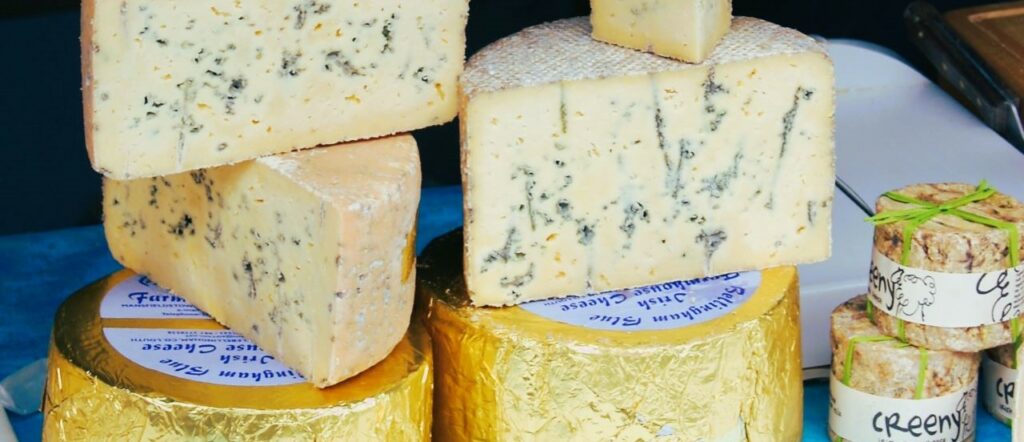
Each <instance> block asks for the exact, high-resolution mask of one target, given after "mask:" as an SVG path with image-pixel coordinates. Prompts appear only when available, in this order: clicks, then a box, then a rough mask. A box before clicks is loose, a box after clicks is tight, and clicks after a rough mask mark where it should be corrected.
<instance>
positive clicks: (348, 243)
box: [103, 135, 420, 387]
mask: <svg viewBox="0 0 1024 442" xmlns="http://www.w3.org/2000/svg"><path fill="white" fill-rule="evenodd" d="M419 190H420V167H419V157H418V151H417V148H416V143H415V141H414V140H413V138H412V137H411V136H408V135H403V136H398V137H391V138H384V139H377V140H372V141H365V142H355V143H350V144H343V145H337V146H332V147H324V148H319V149H314V150H307V151H300V152H295V153H288V154H281V155H278V156H272V157H264V158H260V159H257V160H254V161H249V162H244V163H240V164H237V165H232V166H222V167H218V168H212V169H204V170H199V171H193V172H189V173H183V174H178V175H171V176H166V177H160V178H142V179H138V180H131V181H116V180H110V179H107V180H105V181H104V190H103V193H104V196H103V208H104V228H105V231H106V235H107V242H108V243H109V245H110V250H111V253H112V254H113V256H114V257H115V258H116V259H117V260H118V261H119V262H120V263H121V264H123V265H124V266H125V267H128V268H130V269H133V270H135V271H138V272H140V273H143V274H145V275H147V276H149V277H150V278H152V279H153V281H156V282H157V283H158V284H160V285H161V286H163V287H166V288H168V289H170V290H172V291H174V293H176V294H179V295H181V296H182V297H184V298H186V299H188V300H189V301H190V302H192V303H194V304H195V305H197V306H198V307H199V308H201V309H202V310H203V311H205V312H208V313H209V314H210V315H211V316H212V317H213V318H215V319H217V321H219V322H220V323H222V324H224V325H226V326H228V327H230V328H231V329H232V330H234V331H237V332H238V333H240V334H241V335H243V336H245V337H246V338H248V339H250V340H252V341H253V342H255V343H256V344H257V345H259V346H260V347H261V348H263V349H265V350H266V351H267V352H268V353H270V354H272V355H274V357H275V358H277V359H279V360H281V361H282V362H283V363H285V364H286V365H288V366H289V367H292V368H294V369H295V370H296V371H298V372H299V373H301V374H302V375H303V376H305V377H306V378H307V379H309V380H310V382H312V383H313V384H315V385H317V386H320V387H324V386H328V385H332V384H335V383H337V382H339V381H342V380H344V379H346V378H349V377H352V376H354V375H356V374H358V373H359V372H361V371H363V370H365V369H366V368H368V367H370V366H371V365H373V364H376V363H377V362H379V361H380V360H382V359H383V358H384V357H386V356H387V354H388V353H390V352H391V350H392V348H393V347H394V346H395V345H396V344H397V343H398V342H399V341H400V340H401V339H402V335H403V334H405V330H406V328H407V326H408V324H409V319H410V313H411V311H412V303H413V296H414V290H415V288H414V286H415V272H414V270H415V269H414V260H415V256H414V253H415V250H414V247H415V240H414V239H415V222H416V210H417V206H418V203H419Z"/></svg>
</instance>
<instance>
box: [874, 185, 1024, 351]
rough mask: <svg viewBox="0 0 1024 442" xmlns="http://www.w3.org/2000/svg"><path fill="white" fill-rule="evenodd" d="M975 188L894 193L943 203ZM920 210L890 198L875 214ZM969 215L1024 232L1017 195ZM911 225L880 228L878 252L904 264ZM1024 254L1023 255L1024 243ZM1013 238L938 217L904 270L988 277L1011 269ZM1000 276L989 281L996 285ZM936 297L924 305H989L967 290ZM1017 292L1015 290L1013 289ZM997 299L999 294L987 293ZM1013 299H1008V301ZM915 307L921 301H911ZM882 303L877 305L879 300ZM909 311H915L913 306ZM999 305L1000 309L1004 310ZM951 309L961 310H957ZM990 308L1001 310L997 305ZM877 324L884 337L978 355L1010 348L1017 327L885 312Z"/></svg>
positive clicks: (915, 243) (995, 198)
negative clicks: (951, 301) (938, 321)
mask: <svg viewBox="0 0 1024 442" xmlns="http://www.w3.org/2000/svg"><path fill="white" fill-rule="evenodd" d="M974 190H975V186H974V185H969V184H956V183H947V184H917V185H912V186H907V187H904V188H901V189H897V190H895V191H894V192H895V193H898V194H901V195H906V196H909V197H912V198H916V199H919V200H922V201H926V202H930V203H935V204H940V203H943V202H946V201H950V200H953V199H956V198H959V197H961V196H964V195H966V194H968V193H971V192H973V191H974ZM914 207H916V206H914V205H910V204H904V203H901V202H897V201H894V200H892V199H889V198H887V197H885V196H882V197H880V198H879V199H878V201H877V203H876V211H877V212H878V213H884V212H888V211H893V210H903V209H910V208H914ZM962 210H964V211H966V212H971V213H975V214H978V215H982V216H985V217H988V218H991V219H996V220H1000V221H1006V222H1009V223H1014V224H1016V225H1017V228H1018V230H1019V232H1022V233H1024V204H1021V203H1020V202H1019V201H1017V200H1015V199H1014V198H1012V197H1009V196H1006V195H1003V194H1000V193H998V192H997V193H996V194H994V195H992V196H991V197H989V198H987V199H984V200H981V201H978V202H975V203H971V204H969V205H967V206H965V207H963V208H962ZM905 225H906V222H896V223H891V224H885V225H878V226H876V227H875V236H874V245H875V250H876V251H877V252H878V253H880V254H882V255H884V256H885V257H886V258H888V259H889V260H891V261H893V262H897V263H899V262H900V261H901V258H902V256H901V255H902V250H903V229H904V226H905ZM1020 248H1021V250H1020V253H1021V255H1022V256H1024V240H1022V241H1020ZM1008 255H1009V238H1008V236H1007V234H1006V232H1005V231H1003V230H1000V229H995V228H992V227H989V226H985V225H982V224H978V223H975V222H971V221H967V220H964V219H961V218H959V217H956V216H952V215H945V214H943V215H939V216H936V217H935V218H932V219H931V220H930V221H928V222H926V223H924V224H922V225H920V226H919V227H918V228H917V230H916V231H915V232H914V234H913V239H912V241H911V246H910V253H909V254H908V256H907V261H906V262H905V263H903V265H904V266H905V267H908V268H911V269H921V270H926V271H932V272H943V273H952V274H965V273H984V272H994V271H1000V270H1004V269H1007V268H1009V267H1010V265H1009V260H1008V258H1007V256H1008ZM996 278H997V277H996V276H993V277H991V278H989V280H990V281H994V280H995V279H996ZM941 288H942V287H939V290H937V292H936V293H934V297H935V299H931V300H925V301H921V302H923V303H925V304H928V305H934V306H935V308H941V307H940V306H939V303H943V302H945V300H943V299H941V298H943V297H957V296H963V297H967V296H972V298H970V299H966V300H964V301H963V302H967V303H975V302H978V303H980V302H986V301H983V300H980V299H978V294H975V293H973V291H972V293H967V292H964V291H955V292H953V293H951V292H950V291H948V290H946V291H944V290H941ZM1011 289H1012V288H1011ZM985 295H986V296H989V297H991V296H993V295H994V292H992V291H989V292H988V293H985ZM1009 299H1010V297H1006V302H1004V303H1003V304H1008V303H1009ZM908 302H910V303H911V304H916V303H918V301H916V300H909V301H908ZM875 303H876V305H877V302H875ZM910 307H914V305H911V306H910ZM1001 309H1002V307H999V309H998V310H1001ZM946 310H956V309H955V308H953V309H950V308H946ZM991 310H997V309H996V308H995V307H993V308H992V309H991ZM874 322H875V324H876V325H877V326H878V328H879V330H881V332H882V333H884V334H886V335H889V336H899V337H901V338H902V339H905V340H906V341H907V342H909V343H911V344H914V345H917V346H921V347H925V348H929V349H933V350H952V351H963V352H978V351H982V350H985V349H989V348H993V347H997V346H1000V345H1005V344H1009V343H1011V342H1012V341H1013V333H1012V326H1011V323H1010V321H1009V320H1007V321H1002V322H995V323H990V324H985V325H979V326H975V327H943V326H936V325H926V324H924V323H920V322H913V321H907V320H901V319H899V318H897V317H894V316H893V315H891V314H889V313H886V312H885V311H884V309H876V312H875V313H874Z"/></svg>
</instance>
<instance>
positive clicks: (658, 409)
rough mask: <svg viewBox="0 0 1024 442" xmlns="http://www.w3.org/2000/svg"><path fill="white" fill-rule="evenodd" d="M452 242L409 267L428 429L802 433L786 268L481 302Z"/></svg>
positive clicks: (791, 277)
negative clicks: (432, 364)
mask: <svg viewBox="0 0 1024 442" xmlns="http://www.w3.org/2000/svg"><path fill="white" fill-rule="evenodd" d="M462 244H463V238H462V235H461V233H460V232H458V231H456V232H453V233H451V234H448V235H445V236H442V237H441V238H439V239H436V240H434V241H433V242H432V243H431V244H430V245H429V246H428V247H427V249H426V250H425V251H424V252H423V254H422V255H421V257H420V264H419V265H420V269H419V275H420V283H419V288H418V293H417V296H419V297H420V300H421V301H423V302H425V303H429V304H430V312H429V318H428V319H427V322H428V328H429V329H430V331H431V335H432V337H433V340H434V356H435V359H436V363H437V373H436V377H435V386H436V387H435V394H436V400H435V404H436V406H435V409H434V413H435V414H434V421H435V425H434V434H433V435H434V437H435V438H436V439H438V440H445V441H468V440H506V439H515V440H524V439H531V440H568V441H591V440H653V439H660V438H664V439H665V440H706V441H726V440H729V441H733V440H736V441H738V440H744V441H745V440H751V441H758V440H799V438H800V434H801V426H802V407H801V406H800V404H801V397H802V393H803V383H802V378H801V364H800V332H799V306H798V285H797V273H796V269H795V268H794V267H780V268H775V269H770V270H765V271H763V272H749V273H731V274H725V275H721V276H718V277H711V278H701V279H696V280H689V281H674V282H671V283H663V284H658V285H652V286H648V287H641V288H635V289H632V290H625V291H618V292H606V293H601V294H596V295H591V296H584V297H573V298H567V299H559V300H552V301H540V302H534V303H528V304H523V305H519V306H514V307H506V308H479V307H474V306H472V305H471V304H470V299H469V297H468V294H467V292H466V289H465V284H464V279H463V275H462V271H461V268H460V265H459V264H460V260H461V259H462Z"/></svg>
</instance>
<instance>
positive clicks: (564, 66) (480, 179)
mask: <svg viewBox="0 0 1024 442" xmlns="http://www.w3.org/2000/svg"><path fill="white" fill-rule="evenodd" d="M654 3H655V2H646V1H621V0H619V1H602V0H595V1H593V2H592V6H593V11H594V12H593V15H592V16H591V18H590V20H589V21H588V20H587V18H586V17H580V18H573V19H567V20H561V21H556V22H552V23H546V24H542V25H538V26H534V27H531V28H528V29H525V30H523V31H521V32H518V33H516V34H514V35H511V36H509V37H506V38H504V39H501V40H499V41H498V42H496V43H493V44H492V45H490V46H488V47H486V48H484V49H483V50H481V51H480V52H478V53H477V54H475V55H474V56H473V57H472V58H471V59H470V60H469V62H468V63H467V65H466V71H465V73H464V74H463V76H462V78H461V80H460V90H461V94H460V95H461V102H462V105H461V110H460V123H461V137H462V139H461V141H462V173H463V186H464V203H465V210H464V215H465V226H464V228H463V230H462V231H461V232H454V233H452V234H450V235H448V236H446V237H443V238H441V239H438V240H436V241H435V242H434V243H432V244H431V245H430V246H429V247H428V248H427V250H426V251H425V252H424V254H423V256H422V257H421V260H420V262H421V268H420V270H419V273H420V276H419V277H420V283H419V290H420V293H419V295H420V296H421V299H423V300H425V301H427V302H429V303H430V309H429V317H428V324H429V328H430V330H431V332H432V336H433V339H434V354H435V358H436V360H437V367H438V375H437V377H436V378H435V380H436V383H437V385H436V392H437V393H436V394H437V398H436V401H435V404H436V406H435V416H434V419H435V427H434V435H435V436H436V437H438V438H440V439H443V440H505V439H530V440H581V441H582V440H650V439H655V438H659V437H664V438H667V440H709V441H732V440H797V439H799V436H800V432H801V415H802V409H801V407H800V406H799V405H797V404H799V403H800V401H801V398H800V396H801V392H802V383H801V373H800V365H801V364H800V354H799V347H800V345H799V318H798V316H799V313H798V311H799V309H798V303H797V297H798V284H797V274H796V269H795V268H794V267H792V265H793V264H798V263H807V262H814V261H819V260H822V259H825V258H827V257H828V256H829V253H830V224H831V203H832V197H833V178H834V167H833V113H834V85H833V70H832V64H831V62H830V60H829V58H828V56H827V55H826V53H825V50H824V49H823V48H822V47H821V46H820V45H819V44H818V43H817V42H815V41H814V40H813V39H811V38H809V37H807V36H805V35H802V34H800V33H798V32H796V31H793V30H789V29H785V28H782V27H779V26H776V25H773V24H771V23H767V22H764V21H761V20H757V19H753V18H736V19H734V20H730V19H731V17H730V12H729V3H728V2H726V1H691V0H682V1H670V2H660V4H664V5H666V6H665V7H666V8H667V9H658V8H659V6H657V5H655V4H654ZM645 5H646V6H645ZM669 5H671V6H669ZM627 14H634V15H632V16H627ZM591 23H593V28H592V27H591ZM680 29H684V30H685V31H684V32H676V31H677V30H680ZM719 38H720V39H719ZM598 40H603V41H607V42H611V43H615V44H614V45H612V44H607V43H605V42H603V41H598ZM623 46H624V47H623ZM629 48H636V49H650V50H652V51H653V52H655V53H657V54H665V55H669V56H673V57H679V58H682V59H684V60H686V61H687V62H684V61H677V60H673V59H669V58H664V57H662V56H659V55H655V54H650V53H645V52H641V51H637V50H634V49H629ZM531 301H532V302H531Z"/></svg>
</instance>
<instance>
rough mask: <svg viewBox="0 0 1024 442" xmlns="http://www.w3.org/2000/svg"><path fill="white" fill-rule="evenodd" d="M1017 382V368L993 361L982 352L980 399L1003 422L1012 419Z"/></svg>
mask: <svg viewBox="0 0 1024 442" xmlns="http://www.w3.org/2000/svg"><path fill="white" fill-rule="evenodd" d="M1016 383H1017V370H1014V369H1012V368H1010V367H1007V366H1005V365H1003V364H1000V363H998V362H996V361H993V360H992V359H991V358H989V357H988V354H986V353H982V359H981V401H982V404H984V405H985V409H986V410H988V411H989V413H992V415H993V416H994V417H995V418H996V419H999V420H1001V421H1003V422H1010V420H1012V419H1013V390H1014V389H1015V387H1016Z"/></svg>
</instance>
